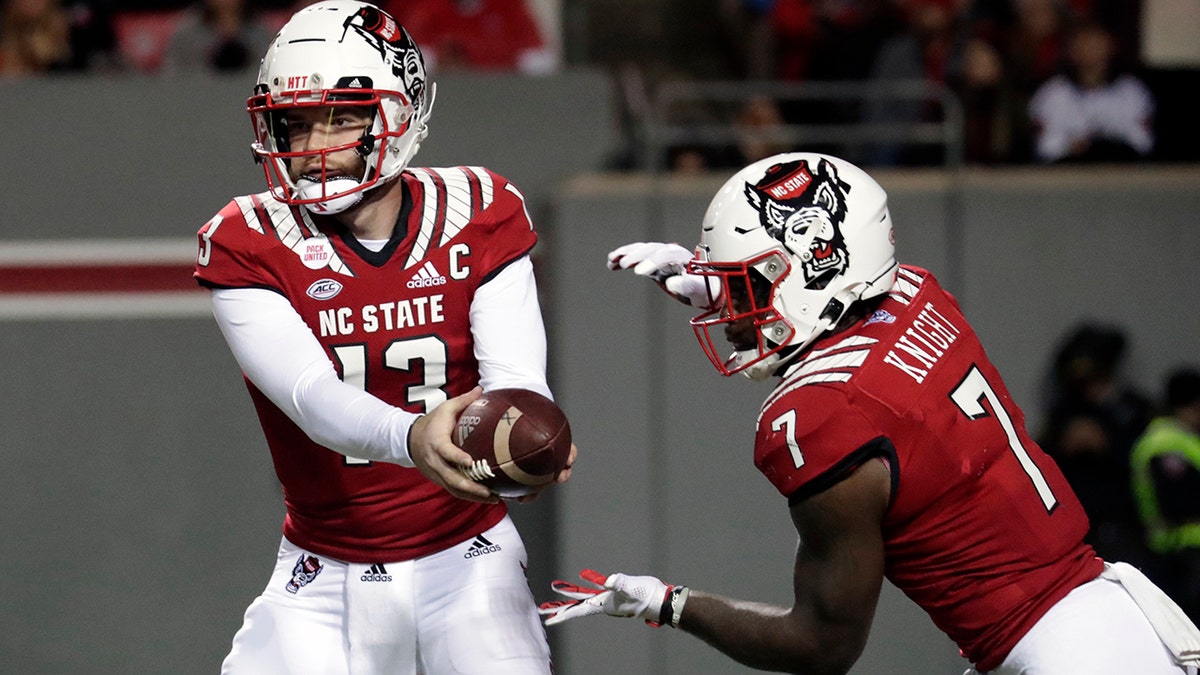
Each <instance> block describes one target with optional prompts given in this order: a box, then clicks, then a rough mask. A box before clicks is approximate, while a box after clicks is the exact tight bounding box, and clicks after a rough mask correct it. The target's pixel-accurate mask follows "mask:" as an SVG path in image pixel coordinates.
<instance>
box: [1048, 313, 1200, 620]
mask: <svg viewBox="0 0 1200 675" xmlns="http://www.w3.org/2000/svg"><path fill="white" fill-rule="evenodd" d="M1130 362H1131V359H1130V345H1129V343H1128V339H1127V337H1126V333H1125V330H1124V329H1123V328H1121V327H1120V326H1117V325H1113V324H1108V323H1099V322H1083V323H1081V324H1079V325H1077V326H1075V327H1073V328H1072V329H1071V330H1069V331H1068V332H1067V333H1066V334H1065V335H1064V336H1063V337H1062V339H1061V341H1060V343H1059V345H1058V346H1057V348H1056V350H1055V352H1054V354H1053V357H1052V362H1051V364H1050V367H1049V368H1048V371H1047V382H1046V401H1045V410H1044V413H1045V415H1044V420H1043V421H1042V424H1041V428H1040V430H1039V431H1038V437H1037V441H1038V444H1039V445H1041V446H1042V448H1043V449H1044V450H1045V451H1046V452H1047V453H1048V454H1049V455H1050V456H1051V457H1053V458H1054V460H1055V462H1056V463H1057V464H1058V465H1059V467H1060V468H1061V469H1062V471H1063V474H1064V475H1065V476H1066V478H1067V481H1068V482H1069V483H1070V484H1071V487H1072V489H1074V490H1075V493H1076V494H1077V495H1078V497H1079V501H1080V502H1081V503H1082V504H1083V507H1084V510H1085V511H1087V514H1088V518H1089V520H1090V521H1091V530H1090V531H1089V533H1088V543H1090V544H1091V545H1092V546H1093V547H1094V548H1095V549H1096V551H1097V552H1098V553H1099V554H1100V555H1101V557H1104V558H1106V559H1109V560H1124V561H1127V562H1129V563H1130V564H1133V565H1136V566H1137V567H1139V568H1141V569H1142V570H1143V571H1144V572H1145V573H1146V574H1147V576H1150V577H1151V578H1152V579H1154V580H1155V582H1156V583H1158V584H1159V585H1160V586H1161V587H1162V588H1164V589H1166V590H1167V591H1168V592H1169V593H1170V595H1171V597H1172V598H1173V599H1175V601H1176V602H1178V603H1179V605H1180V606H1181V607H1182V608H1183V609H1184V610H1185V611H1186V612H1187V613H1188V615H1189V616H1191V617H1192V619H1193V620H1196V621H1200V368H1198V367H1197V365H1196V364H1187V363H1181V364H1179V365H1177V366H1176V367H1174V368H1172V370H1171V371H1170V372H1169V373H1167V375H1166V376H1165V377H1164V379H1163V383H1162V387H1161V390H1160V391H1157V392H1153V393H1147V392H1144V391H1142V389H1141V388H1140V387H1139V386H1138V385H1137V384H1135V383H1134V382H1133V381H1132V380H1131V378H1130V377H1129V374H1128V369H1127V364H1129V363H1130Z"/></svg>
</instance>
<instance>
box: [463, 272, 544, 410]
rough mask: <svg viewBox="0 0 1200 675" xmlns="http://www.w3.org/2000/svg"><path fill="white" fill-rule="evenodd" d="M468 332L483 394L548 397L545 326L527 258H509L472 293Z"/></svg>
mask: <svg viewBox="0 0 1200 675" xmlns="http://www.w3.org/2000/svg"><path fill="white" fill-rule="evenodd" d="M471 333H472V335H473V336H474V338H475V358H476V360H478V361H479V384H480V385H482V386H483V388H484V390H485V391H487V390H491V389H501V388H505V387H519V388H522V389H530V390H532V391H536V392H538V393H539V394H542V395H543V396H546V397H550V398H553V396H552V395H551V393H550V387H549V386H547V384H546V328H545V325H544V324H543V323H542V310H541V305H540V304H539V303H538V295H537V283H536V282H535V280H534V274H533V262H532V261H531V260H530V259H529V256H527V255H526V256H522V257H520V258H518V259H517V260H514V261H513V262H512V263H510V264H509V265H508V266H506V267H505V268H504V269H502V270H500V272H499V273H498V274H496V276H494V277H492V278H491V279H489V280H488V281H487V282H486V283H484V284H483V285H481V286H480V287H479V288H478V289H477V290H476V291H475V298H474V299H473V300H472V301H471Z"/></svg>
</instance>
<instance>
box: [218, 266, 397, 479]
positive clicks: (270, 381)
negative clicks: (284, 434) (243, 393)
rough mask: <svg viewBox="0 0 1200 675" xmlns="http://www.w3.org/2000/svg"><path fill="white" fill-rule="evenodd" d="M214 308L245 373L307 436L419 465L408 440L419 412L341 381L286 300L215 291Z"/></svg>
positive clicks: (262, 293)
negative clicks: (386, 400)
mask: <svg viewBox="0 0 1200 675" xmlns="http://www.w3.org/2000/svg"><path fill="white" fill-rule="evenodd" d="M213 315H214V316H215V317H216V320H217V325H218V326H219V327H220V328H221V332H222V333H223V334H224V335H225V339H226V341H227V342H228V343H229V347H230V350H231V351H232V352H233V355H234V358H235V359H236V360H237V362H238V365H239V366H241V368H242V371H243V372H244V373H245V374H246V377H247V378H248V379H249V380H250V382H251V383H253V384H254V386H255V387H257V388H258V389H259V391H261V392H262V393H263V394H264V395H265V396H266V397H267V398H268V399H270V400H271V402H272V403H274V404H275V406H276V407H278V408H279V409H280V410H281V411H282V412H283V413H284V414H285V415H287V416H288V418H289V419H291V420H292V421H293V422H295V423H296V425H297V426H298V427H300V429H301V430H303V431H304V433H305V434H307V435H308V437H309V438H311V439H313V440H314V441H316V442H317V443H320V444H321V445H324V446H326V447H328V448H330V449H332V450H335V451H337V452H340V453H342V454H344V455H347V456H349V457H353V458H356V459H365V460H371V461H377V462H391V463H395V464H401V465H403V466H413V464H412V460H411V459H410V457H409V454H408V442H407V441H408V431H409V429H410V428H411V427H412V423H413V421H414V420H415V419H416V417H417V416H416V415H414V414H413V413H409V412H406V411H404V410H402V409H400V408H397V407H395V406H391V405H389V404H387V403H386V402H384V401H382V400H380V399H378V398H376V397H375V396H373V395H371V394H370V393H368V392H366V391H364V390H363V389H361V388H359V387H356V386H354V385H351V384H347V383H346V382H343V381H342V380H341V379H340V378H339V377H338V375H337V372H336V371H335V370H334V369H333V364H332V363H331V362H330V361H329V357H328V356H326V355H325V351H324V350H323V349H322V347H321V345H320V344H319V343H318V342H317V340H316V338H315V337H314V336H313V334H312V331H311V330H310V329H309V328H308V326H307V325H305V324H304V322H303V321H302V320H301V318H300V316H299V315H298V314H297V313H296V312H295V310H294V309H293V308H292V307H291V305H290V304H289V303H288V302H287V300H286V299H284V298H283V297H282V296H280V295H278V294H276V293H273V292H271V291H266V290H262V289H228V290H220V291H215V292H214V293H213Z"/></svg>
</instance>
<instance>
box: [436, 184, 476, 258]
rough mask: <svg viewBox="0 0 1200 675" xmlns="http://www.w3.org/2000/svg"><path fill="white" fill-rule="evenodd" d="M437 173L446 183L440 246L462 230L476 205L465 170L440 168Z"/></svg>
mask: <svg viewBox="0 0 1200 675" xmlns="http://www.w3.org/2000/svg"><path fill="white" fill-rule="evenodd" d="M438 174H439V175H440V176H441V177H442V180H443V181H444V182H445V183H446V224H445V226H444V227H443V228H442V237H441V239H440V240H439V241H438V245H439V246H441V245H444V244H445V243H446V242H448V241H450V240H451V239H453V238H454V237H455V236H457V235H458V233H459V232H462V229H463V228H464V227H466V226H467V223H469V222H471V218H472V217H473V216H474V215H475V213H476V209H477V206H476V204H474V203H473V200H472V195H471V182H470V180H469V179H468V178H467V172H466V171H464V170H463V169H460V168H454V169H441V170H439V171H438Z"/></svg>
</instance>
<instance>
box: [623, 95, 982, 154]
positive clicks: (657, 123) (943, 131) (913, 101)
mask: <svg viewBox="0 0 1200 675" xmlns="http://www.w3.org/2000/svg"><path fill="white" fill-rule="evenodd" d="M753 97H767V98H769V99H772V100H774V101H775V102H776V103H778V104H781V105H788V104H795V103H799V104H814V105H817V104H819V105H835V106H841V107H842V109H844V110H849V111H851V112H850V113H848V114H845V115H844V117H845V119H836V120H835V121H831V122H815V123H794V122H792V123H789V122H784V123H782V124H779V125H776V126H774V127H771V128H755V129H754V130H753V133H754V134H756V135H755V139H756V140H759V141H766V142H770V143H777V144H781V145H784V146H788V147H791V148H795V149H801V148H804V147H806V146H813V145H817V146H823V147H827V146H830V145H834V146H839V147H844V148H850V149H851V150H855V149H862V148H865V147H868V146H871V145H879V144H893V145H900V146H918V145H922V146H940V147H941V148H943V150H944V152H943V161H942V166H944V167H946V168H958V167H961V166H962V164H963V152H964V148H963V133H964V132H963V130H964V117H963V109H962V105H961V103H960V102H959V100H958V97H957V96H955V94H954V93H953V92H952V91H951V90H950V89H949V88H947V87H945V86H943V85H938V84H935V83H930V82H925V81H922V80H906V81H894V82H859V81H856V82H832V81H831V82H782V81H738V82H733V81H712V82H669V83H663V84H661V85H659V86H658V87H657V90H656V91H655V92H654V95H653V96H652V97H650V99H649V105H648V106H647V109H646V110H645V111H643V113H642V115H641V117H642V118H643V119H641V120H640V133H639V135H640V136H641V138H640V139H639V141H640V145H641V156H640V163H641V167H642V169H643V170H648V171H653V172H658V171H662V170H663V169H665V168H666V158H667V154H668V152H669V151H670V150H671V149H672V148H675V147H679V146H682V145H692V146H697V145H700V146H708V147H721V146H733V145H734V144H736V143H737V142H738V141H739V140H740V139H741V138H743V135H744V134H745V133H747V132H746V130H745V129H742V128H739V126H738V125H737V124H735V123H734V122H733V121H732V120H731V119H730V120H728V121H727V120H726V119H722V117H721V115H720V114H717V115H711V116H709V117H708V118H706V119H702V120H680V119H679V116H678V114H677V111H678V110H679V109H680V108H687V109H692V110H694V109H697V108H699V109H706V110H712V109H723V110H725V111H726V113H727V116H729V117H731V115H728V113H729V111H731V110H734V109H736V107H737V106H739V105H741V104H744V103H745V102H746V101H748V100H750V99H751V98H753ZM866 105H882V106H889V105H894V106H909V108H908V109H907V110H908V111H911V109H912V106H914V105H920V106H934V107H935V108H936V110H935V111H934V114H933V115H932V117H934V118H935V119H936V120H937V121H924V120H922V119H902V117H904V115H902V114H897V115H895V116H891V115H887V114H886V113H885V114H884V115H878V114H876V115H873V117H874V118H875V119H871V118H867V117H865V116H864V115H863V114H862V111H863V110H864V109H865V106H866ZM897 111H898V112H901V111H900V109H899V108H897ZM905 112H907V111H905ZM908 116H909V117H910V118H911V117H913V116H912V115H911V113H908ZM889 117H892V118H891V119H889ZM879 118H883V119H879Z"/></svg>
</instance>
